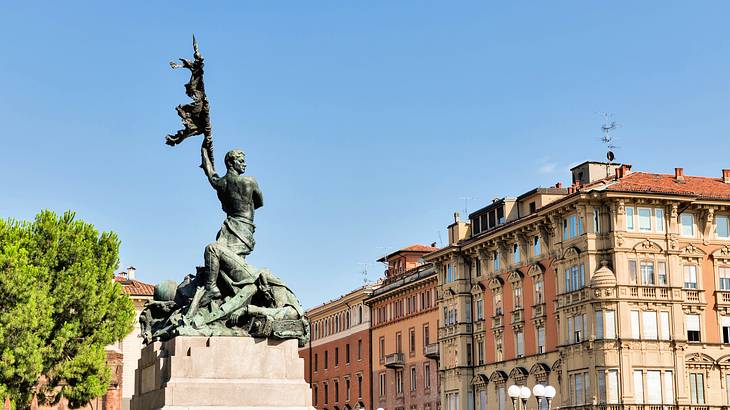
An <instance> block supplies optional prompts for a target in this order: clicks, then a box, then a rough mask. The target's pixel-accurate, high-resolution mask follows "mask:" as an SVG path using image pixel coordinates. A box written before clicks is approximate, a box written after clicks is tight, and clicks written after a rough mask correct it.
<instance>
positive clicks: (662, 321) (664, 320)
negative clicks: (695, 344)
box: [659, 311, 672, 340]
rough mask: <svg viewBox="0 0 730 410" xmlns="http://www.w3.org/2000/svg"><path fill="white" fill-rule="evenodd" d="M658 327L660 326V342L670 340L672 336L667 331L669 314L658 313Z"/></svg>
mask: <svg viewBox="0 0 730 410" xmlns="http://www.w3.org/2000/svg"><path fill="white" fill-rule="evenodd" d="M659 325H660V326H661V335H659V338H660V339H661V340H669V339H671V338H672V334H671V333H670V330H669V312H666V311H663V312H659Z"/></svg>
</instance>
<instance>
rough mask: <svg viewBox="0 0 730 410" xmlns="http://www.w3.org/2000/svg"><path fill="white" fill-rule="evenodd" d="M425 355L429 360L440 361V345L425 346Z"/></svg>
mask: <svg viewBox="0 0 730 410" xmlns="http://www.w3.org/2000/svg"><path fill="white" fill-rule="evenodd" d="M423 355H424V356H426V357H428V358H429V359H433V360H438V359H439V344H438V343H431V344H428V345H426V346H424V347H423Z"/></svg>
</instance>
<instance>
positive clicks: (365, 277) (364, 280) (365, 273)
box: [358, 262, 370, 285]
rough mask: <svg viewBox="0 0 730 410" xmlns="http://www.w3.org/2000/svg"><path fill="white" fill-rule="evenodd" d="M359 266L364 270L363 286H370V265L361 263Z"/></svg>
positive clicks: (362, 271) (361, 272) (361, 273)
mask: <svg viewBox="0 0 730 410" xmlns="http://www.w3.org/2000/svg"><path fill="white" fill-rule="evenodd" d="M358 265H360V266H362V270H361V271H360V275H362V284H363V285H367V284H368V282H369V281H368V265H370V264H369V263H367V262H360V263H358Z"/></svg>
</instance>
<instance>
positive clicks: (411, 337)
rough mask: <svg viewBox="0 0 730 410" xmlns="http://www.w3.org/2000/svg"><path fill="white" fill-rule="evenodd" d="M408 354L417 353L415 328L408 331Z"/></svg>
mask: <svg viewBox="0 0 730 410" xmlns="http://www.w3.org/2000/svg"><path fill="white" fill-rule="evenodd" d="M408 353H410V354H415V353H416V329H414V328H410V329H409V330H408Z"/></svg>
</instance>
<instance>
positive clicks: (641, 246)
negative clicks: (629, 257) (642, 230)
mask: <svg viewBox="0 0 730 410" xmlns="http://www.w3.org/2000/svg"><path fill="white" fill-rule="evenodd" d="M633 249H634V251H635V252H640V253H662V252H663V249H662V247H661V245H659V244H658V243H656V242H654V241H651V240H649V239H644V240H643V241H641V242H639V243H637V244H636V245H634V248H633Z"/></svg>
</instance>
